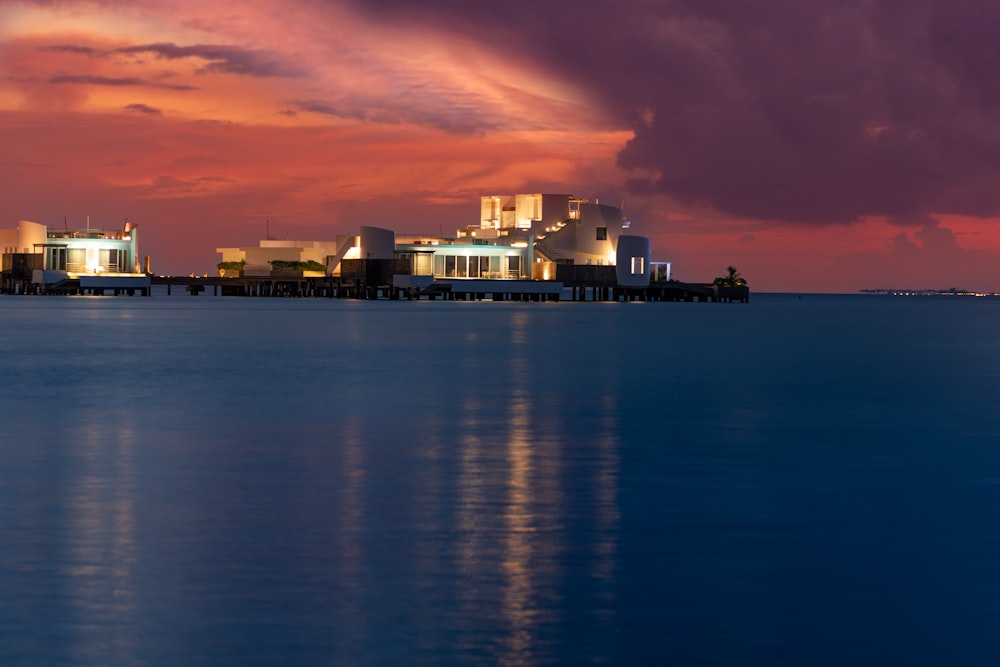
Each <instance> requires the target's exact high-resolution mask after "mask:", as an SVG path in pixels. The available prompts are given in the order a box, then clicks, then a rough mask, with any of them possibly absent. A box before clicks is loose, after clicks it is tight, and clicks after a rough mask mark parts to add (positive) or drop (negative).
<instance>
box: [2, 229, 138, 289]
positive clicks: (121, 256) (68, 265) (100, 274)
mask: <svg viewBox="0 0 1000 667" xmlns="http://www.w3.org/2000/svg"><path fill="white" fill-rule="evenodd" d="M0 244H2V246H3V249H4V266H5V268H6V266H7V264H8V257H9V258H11V259H13V258H14V257H19V258H22V259H26V260H27V262H25V265H26V266H29V267H30V269H31V283H32V284H33V285H34V286H35V287H36V288H38V289H40V290H42V291H50V290H59V291H77V290H79V291H84V292H87V291H89V292H103V291H104V290H115V291H118V290H122V291H127V292H130V293H131V292H134V291H135V290H141V291H142V292H143V293H146V294H148V290H149V286H150V282H151V281H150V277H149V275H148V273H147V272H144V271H143V269H142V266H141V265H140V261H139V229H138V225H136V224H135V223H132V222H129V221H126V222H125V224H124V227H123V228H122V229H120V230H104V229H97V228H92V227H90V226H89V220H88V227H87V228H86V229H78V230H69V229H64V230H53V229H48V228H47V227H46V226H45V225H43V224H40V223H37V222H30V221H28V220H21V221H20V222H19V223H18V226H17V229H9V230H0ZM11 263H13V262H11Z"/></svg>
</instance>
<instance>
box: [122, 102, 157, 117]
mask: <svg viewBox="0 0 1000 667" xmlns="http://www.w3.org/2000/svg"><path fill="white" fill-rule="evenodd" d="M124 109H125V111H137V112H139V113H144V114H149V115H160V114H162V113H163V111H161V110H160V109H157V108H156V107H151V106H149V105H147V104H128V105H126V106H125V107H124Z"/></svg>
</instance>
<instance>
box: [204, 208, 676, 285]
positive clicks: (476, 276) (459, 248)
mask: <svg viewBox="0 0 1000 667" xmlns="http://www.w3.org/2000/svg"><path fill="white" fill-rule="evenodd" d="M629 226H630V223H629V221H628V220H627V219H626V218H625V216H624V215H623V213H622V209H621V208H618V207H615V206H608V205H606V204H600V203H598V202H590V201H588V200H586V199H580V198H578V197H574V196H572V195H562V194H518V195H486V196H483V197H481V198H480V217H479V221H478V222H477V223H475V224H470V225H468V226H466V227H465V228H462V229H459V230H457V232H456V234H455V235H454V236H443V235H435V234H410V233H395V232H394V231H392V230H388V229H384V228H379V227H372V226H364V227H361V228H360V230H359V233H358V234H356V235H339V236H338V237H337V239H336V240H335V241H276V240H271V239H267V240H263V241H261V242H260V245H259V246H257V247H242V248H217V249H216V250H217V252H219V253H220V254H221V256H222V263H223V264H222V265H223V266H228V267H231V268H230V269H229V270H230V271H238V272H239V273H240V274H241V275H243V276H264V275H269V274H270V272H271V271H272V270H273V268H274V266H275V265H276V263H282V265H287V264H286V263H289V262H294V263H298V266H305V265H306V264H309V265H311V266H313V267H314V268H316V269H319V268H322V269H323V271H322V272H319V271H317V273H315V274H313V275H323V274H325V275H330V276H343V275H344V271H345V267H347V266H349V265H350V260H383V261H384V260H396V262H397V266H398V267H401V268H399V269H398V270H396V271H395V273H396V275H397V277H396V278H394V280H395V282H396V284H397V286H400V287H403V286H424V285H426V284H428V283H430V282H432V281H434V280H449V279H454V280H521V281H530V280H536V281H538V280H543V281H548V280H557V279H558V267H559V266H560V265H564V266H565V265H572V266H595V267H608V269H609V270H610V267H615V268H614V272H615V273H616V274H617V283H618V284H619V285H621V286H628V287H642V286H646V285H648V284H649V282H650V276H651V273H652V274H654V277H655V278H658V279H660V280H669V264H667V263H666V262H662V263H656V264H654V263H652V262H651V256H650V252H651V248H650V243H649V239H648V238H646V237H641V236H634V235H630V234H628V229H629ZM402 267H405V270H404V268H402ZM227 275H228V273H227ZM306 275H310V274H306ZM404 276H408V277H404ZM403 283H405V285H404V284H403Z"/></svg>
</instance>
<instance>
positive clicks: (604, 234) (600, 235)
mask: <svg viewBox="0 0 1000 667" xmlns="http://www.w3.org/2000/svg"><path fill="white" fill-rule="evenodd" d="M597 240H598V241H607V240H608V228H607V227H598V228H597Z"/></svg>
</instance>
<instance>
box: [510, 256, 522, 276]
mask: <svg viewBox="0 0 1000 667" xmlns="http://www.w3.org/2000/svg"><path fill="white" fill-rule="evenodd" d="M520 276H521V257H520V256H519V255H511V256H508V257H507V277H508V278H519V277H520Z"/></svg>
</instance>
